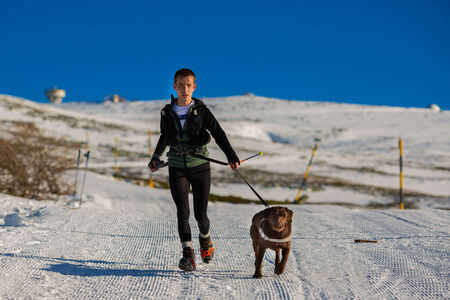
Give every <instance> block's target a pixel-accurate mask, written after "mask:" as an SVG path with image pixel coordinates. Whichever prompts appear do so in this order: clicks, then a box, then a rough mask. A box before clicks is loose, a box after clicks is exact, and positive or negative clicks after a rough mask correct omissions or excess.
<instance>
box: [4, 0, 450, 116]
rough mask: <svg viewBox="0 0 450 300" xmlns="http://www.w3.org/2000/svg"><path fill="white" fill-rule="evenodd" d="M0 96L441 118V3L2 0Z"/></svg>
mask: <svg viewBox="0 0 450 300" xmlns="http://www.w3.org/2000/svg"><path fill="white" fill-rule="evenodd" d="M0 41H1V42H0V93H4V94H11V95H15V96H21V97H25V98H29V99H32V100H36V101H45V100H46V99H45V96H44V89H46V88H51V87H53V86H58V87H59V88H63V89H65V90H66V91H67V99H66V100H67V101H101V100H102V99H103V97H104V96H105V95H106V94H109V93H118V94H120V95H122V96H124V97H125V98H128V99H167V98H169V97H170V94H171V93H173V90H172V88H171V86H172V81H173V73H174V72H175V71H176V70H177V69H179V68H182V67H188V68H192V69H193V70H194V72H196V74H197V84H198V87H197V91H196V93H195V94H194V95H195V96H197V97H215V96H230V95H238V94H243V93H247V92H253V93H254V94H256V95H261V96H267V97H277V98H283V99H299V100H323V101H336V102H348V103H364V104H377V105H394V106H408V107H410V106H415V107H424V106H427V105H428V104H430V103H436V104H438V105H440V106H441V108H444V109H450V1H448V0H423V1H416V0H378V1H360V0H354V1H345V0H344V1H331V0H330V1H327V0H322V1H319V0H318V1H311V0H309V1H210V0H209V1H201V0H198V1H196V0H194V1H177V0H171V1H161V0H159V1H110V0H108V1H61V0H59V1H45V0H44V1H17V0H6V1H5V0H2V1H1V3H0Z"/></svg>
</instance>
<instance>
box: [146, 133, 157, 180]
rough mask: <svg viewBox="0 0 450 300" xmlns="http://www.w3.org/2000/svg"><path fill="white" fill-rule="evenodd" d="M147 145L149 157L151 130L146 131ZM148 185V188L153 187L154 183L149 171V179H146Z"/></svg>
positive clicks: (150, 152)
mask: <svg viewBox="0 0 450 300" xmlns="http://www.w3.org/2000/svg"><path fill="white" fill-rule="evenodd" d="M147 146H148V155H149V156H150V159H151V157H152V131H151V130H148V131H147ZM148 186H149V187H150V188H153V187H154V186H155V185H154V183H153V174H152V172H151V171H150V179H149V180H148Z"/></svg>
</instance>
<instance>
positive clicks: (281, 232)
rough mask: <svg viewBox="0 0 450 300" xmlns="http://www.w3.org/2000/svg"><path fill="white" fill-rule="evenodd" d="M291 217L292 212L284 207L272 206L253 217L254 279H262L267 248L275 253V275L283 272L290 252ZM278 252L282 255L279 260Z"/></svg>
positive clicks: (251, 229)
mask: <svg viewBox="0 0 450 300" xmlns="http://www.w3.org/2000/svg"><path fill="white" fill-rule="evenodd" d="M293 215H294V213H293V212H292V210H290V209H287V208H286V207H283V206H274V207H270V208H266V209H265V210H263V211H260V212H259V213H257V214H256V215H254V216H253V219H252V226H251V227H250V236H251V238H252V241H253V250H255V274H254V275H253V277H254V278H261V277H262V273H261V269H262V261H263V258H264V253H265V252H266V249H267V248H269V249H272V250H274V251H275V253H276V258H275V271H274V272H275V274H277V275H280V274H282V273H283V272H284V268H285V267H286V263H287V260H288V256H289V252H290V251H291V236H292V217H293ZM280 252H282V254H283V257H282V258H281V260H280Z"/></svg>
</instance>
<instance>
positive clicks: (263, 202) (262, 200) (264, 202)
mask: <svg viewBox="0 0 450 300" xmlns="http://www.w3.org/2000/svg"><path fill="white" fill-rule="evenodd" d="M234 171H235V172H236V173H238V174H239V176H241V178H242V180H244V181H245V183H246V184H247V185H248V187H249V188H250V189H251V190H252V191H253V193H255V195H256V197H258V199H259V201H261V202H262V204H264V206H265V207H270V206H269V204H268V203H267V202H266V201H264V199H263V198H262V197H261V196H260V195H259V194H258V193H257V192H256V191H255V189H254V188H253V187H252V186H251V185H250V183H248V182H247V180H245V178H244V176H242V175H241V173H239V171H238V170H237V169H236V170H234Z"/></svg>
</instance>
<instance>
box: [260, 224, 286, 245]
mask: <svg viewBox="0 0 450 300" xmlns="http://www.w3.org/2000/svg"><path fill="white" fill-rule="evenodd" d="M263 222H264V219H261V222H259V234H260V235H261V238H262V239H263V240H266V241H269V242H274V243H286V242H290V241H291V238H292V234H290V235H289V236H288V237H287V238H284V239H272V238H270V237H268V236H267V235H265V234H264V231H263V229H262V223H263Z"/></svg>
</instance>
